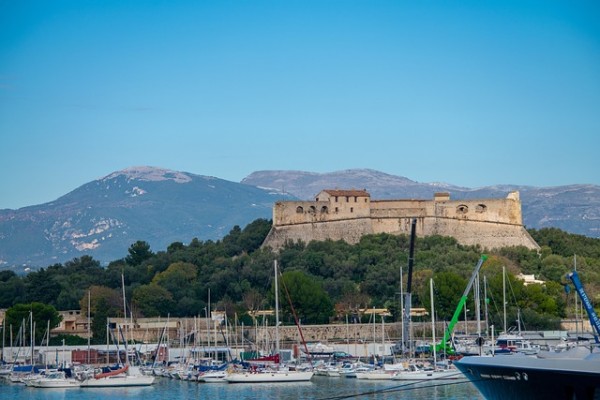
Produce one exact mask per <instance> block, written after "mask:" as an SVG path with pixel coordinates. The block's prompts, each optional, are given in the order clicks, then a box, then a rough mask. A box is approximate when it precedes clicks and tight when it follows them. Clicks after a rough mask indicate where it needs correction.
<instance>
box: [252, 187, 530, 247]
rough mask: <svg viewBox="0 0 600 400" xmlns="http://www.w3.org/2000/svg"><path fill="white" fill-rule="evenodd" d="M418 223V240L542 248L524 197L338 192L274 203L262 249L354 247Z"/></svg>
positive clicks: (330, 191)
mask: <svg viewBox="0 0 600 400" xmlns="http://www.w3.org/2000/svg"><path fill="white" fill-rule="evenodd" d="M413 218H415V219H416V220H417V236H431V235H442V236H452V237H454V238H456V240H457V241H458V242H459V243H460V244H463V245H480V246H481V247H482V248H484V249H494V248H500V247H506V246H525V247H527V248H529V249H535V250H539V248H540V247H539V245H538V244H537V243H536V242H535V240H533V238H532V237H531V236H530V235H529V233H528V232H527V231H526V230H525V227H524V226H523V218H522V214H521V201H520V199H519V192H511V193H509V194H508V196H507V197H506V198H504V199H475V200H451V199H450V194H449V193H436V194H435V195H434V198H433V200H414V199H410V200H372V199H371V196H370V194H369V193H368V192H367V191H366V190H337V189H336V190H323V191H321V192H320V193H319V194H318V195H317V196H316V197H315V200H314V201H279V202H277V203H275V205H274V207H273V226H272V227H271V231H270V232H269V234H268V235H267V238H266V239H265V242H264V243H263V246H269V247H271V248H273V249H279V248H281V247H283V245H284V244H285V243H286V242H287V241H293V242H296V241H299V240H301V241H303V242H306V243H308V242H310V241H311V240H326V239H331V240H344V241H346V242H348V243H350V244H354V243H358V241H359V240H360V238H361V237H362V236H364V235H368V234H377V233H389V234H410V226H411V220H412V219H413Z"/></svg>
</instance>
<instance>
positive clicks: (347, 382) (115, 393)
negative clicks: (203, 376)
mask: <svg viewBox="0 0 600 400" xmlns="http://www.w3.org/2000/svg"><path fill="white" fill-rule="evenodd" d="M433 385H435V386H433ZM108 398H112V399H114V400H122V399H144V400H169V399H190V400H191V399H194V400H199V399H215V400H233V399H235V400H243V399H257V400H270V399H273V400H276V399H277V400H279V399H317V400H318V399H322V400H334V399H399V398H402V399H409V400H410V399H412V400H458V399H461V400H466V399H469V400H481V399H483V397H482V396H481V395H480V394H479V392H478V391H477V389H475V387H474V386H473V385H472V384H471V383H459V384H445V383H442V382H436V383H420V384H418V385H414V384H412V385H411V384H406V383H402V382H394V381H364V380H357V379H347V378H327V377H319V376H316V377H313V379H312V381H311V382H303V383H277V384H265V383H262V384H239V385H236V384H226V383H224V384H218V383H214V384H212V383H211V384H198V383H194V382H187V381H177V380H172V379H169V378H157V380H156V383H155V384H154V385H153V386H150V387H143V388H98V389H94V388H85V389H80V388H78V389H36V388H29V387H25V386H22V385H15V384H10V383H6V382H3V381H2V380H0V399H2V400H4V399H7V400H8V399H33V400H38V399H39V400H42V399H44V400H46V399H49V400H94V399H108Z"/></svg>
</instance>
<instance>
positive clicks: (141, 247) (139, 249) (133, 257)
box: [125, 240, 154, 266]
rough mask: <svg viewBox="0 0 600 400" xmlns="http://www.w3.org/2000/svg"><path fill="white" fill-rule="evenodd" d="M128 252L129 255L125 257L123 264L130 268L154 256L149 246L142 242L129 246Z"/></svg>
mask: <svg viewBox="0 0 600 400" xmlns="http://www.w3.org/2000/svg"><path fill="white" fill-rule="evenodd" d="M128 252H129V255H128V256H127V257H125V262H126V263H127V264H129V265H132V266H134V265H140V264H141V263H142V262H143V261H145V260H147V259H149V258H150V257H152V256H153V255H154V253H152V251H150V245H149V244H148V243H147V242H145V241H143V240H138V241H137V242H135V243H134V244H132V245H131V246H129V250H128Z"/></svg>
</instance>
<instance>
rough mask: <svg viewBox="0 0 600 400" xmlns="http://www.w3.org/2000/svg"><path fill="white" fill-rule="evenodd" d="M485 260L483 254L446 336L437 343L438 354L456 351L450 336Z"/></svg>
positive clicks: (445, 333)
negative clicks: (451, 343)
mask: <svg viewBox="0 0 600 400" xmlns="http://www.w3.org/2000/svg"><path fill="white" fill-rule="evenodd" d="M485 260H487V256H486V255H485V254H484V255H482V256H481V258H480V259H479V262H478V263H477V265H476V266H475V270H474V271H473V275H471V279H470V280H469V283H468V284H467V287H466V288H465V291H464V293H463V295H462V297H461V298H460V301H459V302H458V306H456V310H455V311H454V315H453V316H452V319H451V320H450V323H449V324H448V327H447V328H446V331H445V332H444V337H443V338H442V341H441V342H440V343H437V344H435V351H436V352H437V353H438V354H439V353H446V354H453V353H454V349H453V348H452V346H451V345H450V344H449V341H450V337H451V336H452V332H453V331H454V326H455V325H456V323H457V322H458V317H459V316H460V312H461V311H462V309H463V307H464V306H465V303H466V302H467V298H468V297H469V292H470V291H471V288H472V287H473V282H475V279H476V278H477V274H478V273H479V270H480V269H481V266H482V265H483V262H484V261H485Z"/></svg>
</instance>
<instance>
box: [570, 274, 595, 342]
mask: <svg viewBox="0 0 600 400" xmlns="http://www.w3.org/2000/svg"><path fill="white" fill-rule="evenodd" d="M567 278H569V279H570V280H571V282H573V286H575V290H577V293H578V294H579V297H580V298H581V302H582V303H583V305H584V307H585V310H586V311H587V313H588V317H589V318H590V324H591V325H592V327H593V328H594V330H595V331H596V334H594V339H595V340H596V343H600V339H599V336H600V319H599V318H598V315H597V314H596V311H595V310H594V306H592V302H591V301H590V298H589V297H588V295H587V293H586V292H585V290H583V285H582V284H581V281H580V280H579V274H578V273H577V271H573V272H569V273H568V274H567Z"/></svg>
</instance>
